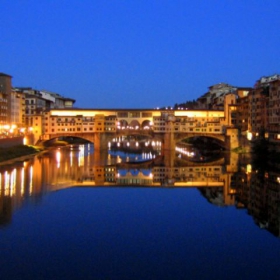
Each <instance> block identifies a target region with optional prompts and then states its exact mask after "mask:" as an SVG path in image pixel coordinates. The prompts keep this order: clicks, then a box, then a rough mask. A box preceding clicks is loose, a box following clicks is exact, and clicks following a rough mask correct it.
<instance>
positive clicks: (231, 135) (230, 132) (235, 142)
mask: <svg viewBox="0 0 280 280" xmlns="http://www.w3.org/2000/svg"><path fill="white" fill-rule="evenodd" d="M225 144H226V145H225V147H226V149H227V150H232V149H235V148H237V147H239V134H238V129H237V128H233V127H227V128H226V138H225Z"/></svg>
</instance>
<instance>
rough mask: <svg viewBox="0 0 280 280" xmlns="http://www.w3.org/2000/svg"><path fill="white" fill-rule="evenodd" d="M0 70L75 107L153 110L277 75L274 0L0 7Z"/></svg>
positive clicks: (279, 20) (279, 19)
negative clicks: (210, 90) (69, 100)
mask: <svg viewBox="0 0 280 280" xmlns="http://www.w3.org/2000/svg"><path fill="white" fill-rule="evenodd" d="M0 11H1V25H0V72H4V73H6V74H9V75H11V76H13V79H12V84H13V86H15V87H16V86H26V87H32V88H35V89H41V90H42V89H45V90H49V91H52V92H56V93H59V94H61V95H63V96H66V97H70V98H74V99H76V104H75V106H76V107H81V108H101V109H102V108H155V107H162V106H168V105H170V106H173V105H174V104H175V103H180V102H185V101H187V100H193V99H196V98H198V97H199V96H201V95H202V94H204V93H205V92H206V91H207V89H208V87H209V86H211V85H213V84H216V83H220V82H225V83H229V84H231V85H234V86H253V85H254V83H255V81H256V80H257V79H259V78H260V77H261V76H269V75H273V74H276V73H277V74H280V56H279V50H280V31H279V28H280V16H279V15H280V3H279V0H267V1H264V0H195V1H189V0H40V1H38V0H25V1H23V0H12V1H5V0H2V1H0Z"/></svg>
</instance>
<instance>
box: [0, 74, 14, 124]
mask: <svg viewBox="0 0 280 280" xmlns="http://www.w3.org/2000/svg"><path fill="white" fill-rule="evenodd" d="M11 80H12V76H10V75H8V74H5V73H0V125H2V126H3V125H6V124H7V123H8V122H9V119H10V117H9V111H10V102H9V101H10V98H11V89H12V86H11ZM2 129H3V127H2Z"/></svg>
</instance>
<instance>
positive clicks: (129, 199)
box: [0, 145, 280, 279]
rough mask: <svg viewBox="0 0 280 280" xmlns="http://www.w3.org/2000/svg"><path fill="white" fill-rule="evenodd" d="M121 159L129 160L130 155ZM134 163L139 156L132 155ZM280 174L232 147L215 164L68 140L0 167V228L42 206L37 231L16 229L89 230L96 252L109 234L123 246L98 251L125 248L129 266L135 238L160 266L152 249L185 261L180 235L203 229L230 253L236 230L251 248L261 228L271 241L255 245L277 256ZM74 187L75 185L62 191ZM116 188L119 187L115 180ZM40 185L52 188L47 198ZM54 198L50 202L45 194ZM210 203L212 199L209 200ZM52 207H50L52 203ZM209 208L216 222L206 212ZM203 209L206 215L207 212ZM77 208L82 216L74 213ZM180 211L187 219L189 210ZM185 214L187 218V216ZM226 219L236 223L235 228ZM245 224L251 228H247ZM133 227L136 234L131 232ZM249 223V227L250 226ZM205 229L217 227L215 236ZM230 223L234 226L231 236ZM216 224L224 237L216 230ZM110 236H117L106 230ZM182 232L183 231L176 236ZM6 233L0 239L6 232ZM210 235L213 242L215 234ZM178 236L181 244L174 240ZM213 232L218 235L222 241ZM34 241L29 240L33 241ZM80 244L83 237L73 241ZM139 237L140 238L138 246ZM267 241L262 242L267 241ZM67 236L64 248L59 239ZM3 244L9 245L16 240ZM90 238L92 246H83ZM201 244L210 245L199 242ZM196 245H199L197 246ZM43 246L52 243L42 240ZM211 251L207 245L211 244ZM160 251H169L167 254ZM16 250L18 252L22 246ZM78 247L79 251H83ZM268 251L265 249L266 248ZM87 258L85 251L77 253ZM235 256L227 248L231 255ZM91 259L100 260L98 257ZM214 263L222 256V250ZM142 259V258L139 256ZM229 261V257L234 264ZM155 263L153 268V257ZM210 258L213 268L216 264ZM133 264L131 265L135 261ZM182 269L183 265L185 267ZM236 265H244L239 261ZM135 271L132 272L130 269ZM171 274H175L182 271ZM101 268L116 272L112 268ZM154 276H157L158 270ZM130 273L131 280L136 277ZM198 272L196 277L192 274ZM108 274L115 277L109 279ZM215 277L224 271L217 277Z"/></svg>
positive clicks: (195, 233)
mask: <svg viewBox="0 0 280 280" xmlns="http://www.w3.org/2000/svg"><path fill="white" fill-rule="evenodd" d="M148 155H149V153H148ZM127 158H129V160H130V162H132V163H128V162H127ZM137 161H138V162H139V163H136V162H137ZM279 178H280V172H276V171H273V172H272V171H268V170H266V171H262V170H254V169H253V167H252V165H251V164H250V162H248V161H247V160H244V159H242V158H241V159H240V158H238V156H237V155H236V154H231V155H229V156H228V158H221V159H219V160H215V161H214V162H209V163H206V162H189V161H187V160H186V159H183V158H178V157H177V156H176V155H171V154H170V155H168V154H166V155H165V157H162V156H161V157H155V156H154V155H153V154H151V156H147V157H146V156H144V155H142V154H132V155H129V154H126V153H121V152H112V151H110V152H109V153H108V152H104V153H94V152H93V147H92V145H82V146H75V147H72V148H70V149H63V148H60V149H57V150H54V151H50V152H48V153H46V154H44V155H39V156H37V157H35V158H34V159H33V160H30V161H28V162H24V163H20V162H18V163H16V164H15V165H13V166H6V167H3V166H2V167H1V169H0V222H1V224H2V229H0V234H4V233H5V231H4V230H3V229H6V230H9V231H11V234H16V232H12V230H13V228H18V226H19V225H21V224H24V223H25V221H26V222H27V221H28V220H29V218H30V219H34V221H35V220H36V219H37V217H36V214H34V213H36V211H39V212H40V213H41V212H44V215H45V216H44V215H43V214H42V217H41V219H42V221H41V220H40V221H37V220H36V222H37V223H39V225H40V227H41V229H38V228H36V229H34V228H33V227H34V225H31V224H29V225H28V226H26V225H25V226H22V227H21V232H22V234H23V235H24V234H25V235H27V236H28V235H30V236H33V233H30V232H28V227H29V226H30V231H32V230H33V231H35V232H36V231H38V230H39V231H40V232H41V235H43V236H45V237H42V238H47V235H45V234H50V235H52V234H53V233H51V232H48V229H46V228H45V226H47V227H49V230H51V231H54V232H57V231H58V230H59V231H61V232H60V234H61V235H62V236H63V235H67V236H68V235H69V234H70V232H71V231H72V232H75V234H78V233H77V232H76V231H77V228H78V229H79V230H80V232H79V234H80V235H82V236H84V238H85V240H88V238H89V236H87V234H90V235H92V237H94V238H97V239H98V240H99V241H100V242H101V244H102V245H100V244H99V245H98V244H97V243H96V244H95V246H97V247H98V246H100V247H101V248H103V250H105V249H104V248H106V250H109V247H108V248H107V246H105V244H107V242H109V241H108V240H109V239H110V238H111V240H114V241H115V242H117V243H116V244H118V243H119V244H122V246H123V247H122V246H120V247H118V245H115V247H114V246H113V247H112V248H113V249H112V250H113V251H112V252H111V255H110V253H108V252H103V253H101V254H103V255H104V258H108V259H110V260H111V261H113V255H114V254H122V253H121V250H124V252H126V254H132V255H131V259H130V260H129V259H128V258H127V257H125V256H123V258H124V260H126V261H127V262H128V263H129V264H130V265H133V264H132V263H131V260H136V259H137V260H138V261H139V258H138V257H137V256H136V255H133V252H134V250H136V251H137V250H138V251H139V252H140V251H141V249H140V247H139V246H140V245H139V244H141V246H142V248H144V251H145V252H146V253H145V252H143V251H141V252H140V253H139V254H140V256H142V258H143V260H144V259H147V260H149V262H153V261H154V260H155V259H156V258H158V259H159V263H160V264H161V265H163V264H164V260H163V259H161V258H160V257H158V256H156V251H160V253H161V254H162V255H163V256H164V255H166V254H169V253H170V254H175V255H176V256H177V257H176V258H177V261H179V262H183V263H184V261H186V256H185V253H184V252H183V251H181V250H180V249H179V248H185V249H187V247H184V246H186V244H185V243H184V242H188V241H187V239H190V240H191V239H193V240H196V239H195V238H196V236H203V238H204V239H208V238H209V237H208V236H207V232H208V234H209V236H211V238H212V239H213V242H215V243H216V244H220V246H226V247H228V250H230V251H232V250H233V249H234V250H236V247H229V245H228V243H227V239H229V240H231V242H232V244H233V245H232V246H239V245H238V244H240V243H241V244H243V246H244V247H246V246H247V245H246V244H245V243H246V241H245V240H244V241H243V240H240V239H241V235H240V234H241V232H242V231H245V232H247V234H245V233H244V234H245V235H246V237H248V238H251V241H250V242H251V244H253V245H252V246H255V247H258V246H259V242H260V239H259V238H260V236H262V238H265V242H270V243H267V244H269V246H267V247H266V246H265V245H263V246H264V248H263V247H262V248H261V249H262V250H263V251H265V252H266V253H265V254H263V255H266V257H268V256H270V257H271V258H275V257H276V256H277V252H279V249H280V248H279V234H280V232H279V229H280V214H279V213H280V211H279V205H280V204H279V201H280V187H279V186H280V184H279V181H280V180H279ZM73 186H76V187H77V188H71V189H70V187H73ZM89 186H91V187H93V188H90V190H91V191H90V190H89V189H88V188H87V189H84V188H83V187H89ZM115 186H117V187H122V188H115ZM135 187H137V188H135ZM188 188H190V189H188ZM196 188H197V189H196ZM63 189H67V191H66V190H65V191H64V192H59V193H57V192H55V191H59V190H63ZM171 190H172V191H171ZM48 193H49V194H52V195H51V196H45V195H46V194H48ZM44 197H45V198H44ZM52 199H54V201H55V202H52ZM36 200H37V201H40V202H41V204H40V205H41V206H38V205H37V206H36V207H37V210H36V209H33V208H32V209H31V210H30V206H28V205H29V204H28V203H27V202H31V201H36ZM88 200H90V201H91V202H89V201H88ZM206 201H208V202H209V203H207V202H206ZM52 203H53V204H52ZM45 204H47V205H48V206H47V209H46V210H45V208H44V207H45V206H46V205H45ZM49 204H50V205H49ZM212 206H217V207H215V208H213V207H212ZM56 207H58V208H57V209H56ZM86 207H87V208H86ZM20 208H22V210H21V211H20V212H18V211H16V210H17V209H20ZM214 209H215V210H214ZM226 209H230V210H226ZM237 210H241V211H242V212H238V211H237ZM52 211H53V212H52ZM126 211H127V212H126ZM224 211H225V212H224ZM229 211H230V212H229ZM214 212H215V215H216V217H217V220H216V218H215V215H214V214H213V213H214ZM16 213H18V214H16ZM21 213H22V214H21ZM47 213H52V215H53V216H51V217H52V219H54V220H56V219H58V220H57V221H56V223H54V224H53V225H50V224H49V223H48V221H49V219H50V218H49V217H48V216H47V215H48V214H47ZM69 213H71V215H70V216H71V219H73V221H75V223H76V225H77V228H76V227H74V226H73V225H71V223H73V221H72V220H71V221H70V217H69ZM81 213H83V214H81ZM116 213H119V216H118V217H117V216H115V215H116ZM170 213H172V214H170ZM190 213H192V215H193V216H192V215H190ZM199 213H200V214H202V213H203V214H202V215H203V217H200V218H199ZM210 213H212V214H213V215H212V214H211V215H210ZM240 213H243V214H240ZM80 214H81V215H82V216H81V217H80ZM187 214H188V215H187ZM247 214H249V216H248V215H247ZM13 215H14V216H15V218H14V219H15V222H14V223H12V220H13ZM24 215H26V216H24ZM34 215H35V216H34ZM110 215H111V216H110ZM161 215H162V216H161ZM170 215H171V216H170ZM186 215H187V216H188V217H189V216H190V217H189V218H188V217H187V216H186ZM225 215H229V216H228V220H227V219H223V218H225ZM20 216H23V217H24V219H23V220H20ZM91 216H92V217H94V220H91V218H90V217H91ZM168 217H169V218H168ZM171 217H172V218H171ZM222 217H223V218H222ZM248 217H250V219H248ZM44 218H45V219H46V225H45V224H44ZM237 218H238V219H240V221H239V220H238V219H237ZM38 219H39V217H38ZM165 219H167V220H165ZM188 219H191V220H192V222H190V221H189V220H188ZM219 219H220V222H223V223H224V224H218V222H217V221H219ZM236 219H237V220H236ZM68 220H69V221H68ZM97 221H99V222H97ZM184 221H185V222H186V223H187V224H188V227H187V228H186V227H185V226H184ZM241 221H242V226H245V228H240V229H239V230H238V231H237V228H238V227H240V224H239V222H241ZM68 222H69V223H70V224H68ZM15 223H16V224H15ZM189 223H190V224H189ZM60 224H65V230H66V229H67V230H68V232H64V231H63V229H58V228H57V227H59V225H60ZM91 224H94V225H95V227H94V230H93V228H91ZM160 224H161V226H160ZM232 224H234V225H235V227H234V228H233V226H232ZM253 224H256V225H257V226H253ZM131 225H133V226H134V227H135V228H133V227H132V226H131ZM156 225H158V227H157V226H156ZM163 225H164V226H163ZM199 227H201V228H204V227H205V228H204V231H205V232H203V233H201V232H199ZM258 227H259V228H262V229H265V232H266V233H267V234H263V233H262V232H261V231H260V232H258V231H256V229H258ZM87 228H89V229H91V230H92V231H91V232H90V233H87V230H89V229H87ZM42 229H44V231H46V233H45V234H43V233H42ZM135 229H137V230H138V231H139V232H137V231H135ZM146 229H150V230H151V232H149V231H146ZM182 229H184V231H182ZM99 230H100V236H98V237H96V236H95V234H96V233H97V232H99ZM248 230H250V231H249V232H248ZM108 231H109V232H108ZM110 231H112V232H110ZM141 231H142V235H141ZM213 231H215V234H214V232H213ZM232 231H234V234H233V232H232ZM101 232H102V234H103V235H104V237H103V238H106V239H102V237H101V235H102V234H101ZM132 232H133V234H134V235H135V238H133V237H131V235H130V233H132ZM192 232H193V235H192ZM221 232H223V234H224V235H220V234H221ZM167 233H169V234H167ZM114 234H116V235H115V236H114ZM160 234H162V235H163V236H164V238H165V240H164V239H161V237H160ZM184 235H186V236H185V237H184ZM234 235H236V238H237V239H234ZM251 235H252V236H251ZM55 236H56V237H55V238H58V237H57V235H55ZM108 236H109V237H108ZM122 236H125V238H126V239H125V240H126V241H125V240H123V239H122ZM136 236H137V238H136ZM187 236H188V238H187ZM221 236H224V237H221ZM226 236H227V238H226ZM274 236H275V237H274ZM0 237H1V236H0ZM149 237H150V238H152V240H154V241H153V242H154V243H155V244H156V245H154V246H155V247H154V249H155V250H156V251H153V244H152V243H151V244H150V245H149V247H146V245H145V244H147V243H149V242H150V241H151V240H150V239H149ZM271 237H273V239H271ZM3 238H4V237H3ZM5 238H6V239H7V237H5ZM5 238H4V239H3V242H4V240H5ZM68 238H70V239H73V242H74V243H75V242H76V241H75V238H77V237H74V236H68ZM108 238H109V239H108ZM169 238H171V239H169ZM215 238H218V239H219V240H218V239H217V240H215ZM221 238H222V239H221ZM223 238H224V239H223ZM0 239H1V238H0ZM132 239H133V240H132ZM212 239H211V240H212ZM255 239H256V240H257V241H256V240H255ZM59 240H60V243H62V244H64V243H65V240H63V238H62V237H60V239H59ZM141 240H142V242H141ZM174 240H177V242H179V243H176V242H175V241H174ZM180 240H181V242H183V243H180ZM221 240H224V241H223V242H224V243H223V242H222V241H221ZM9 242H12V241H9ZM22 242H23V241H22ZM34 242H35V243H34V244H36V243H37V242H38V241H34ZM54 242H55V241H54ZM79 242H83V241H82V240H80V239H79ZM88 242H89V240H88ZM130 242H131V243H130ZM137 242H140V243H139V244H137ZM165 242H167V243H165ZM174 242H175V243H174ZM195 242H198V243H199V242H202V243H203V241H202V240H200V241H198V240H196V241H195ZM205 242H206V241H205ZM220 242H222V243H220ZM265 242H264V244H266V243H265ZM60 243H59V244H60ZM172 243H174V244H177V245H176V246H178V247H176V248H175V247H172ZM7 244H9V243H7ZM32 244H33V243H32ZM54 244H56V243H54ZM59 244H56V246H59ZM66 244H67V246H70V244H68V243H67V242H66ZM127 244H129V246H128V245H127ZM206 244H207V242H206ZM1 245H2V243H1ZM7 246H11V247H12V246H14V245H7ZM31 246H33V245H31ZM34 246H35V245H34ZM61 246H62V245H61ZM88 246H89V248H91V247H90V245H88ZM102 246H103V247H102ZM127 246H128V247H127ZM130 246H131V247H130ZM205 246H206V247H207V246H214V245H213V244H212V245H210V244H207V245H205ZM133 248H134V249H133ZM135 248H137V249H135ZM164 248H165V249H164ZM167 248H169V249H167ZM203 248H204V247H203V246H201V247H200V249H199V250H204V249H203ZM211 248H212V247H211ZM268 248H270V252H267V249H268ZM271 248H273V249H271ZM41 249H42V248H41ZM44 249H45V250H51V249H49V248H44ZM64 249H65V248H64ZM64 249H61V250H64ZM188 249H190V250H192V254H194V255H198V256H199V257H202V255H201V254H199V253H198V252H197V251H194V250H195V247H192V248H190V247H189V248H188ZM212 249H213V250H214V248H212ZM212 249H211V250H212ZM35 250H37V249H35ZM91 250H93V248H91ZM100 250H102V249H100ZM166 250H167V251H168V250H170V251H168V252H167V251H166ZM211 250H210V249H209V252H208V253H207V250H206V252H205V255H204V258H206V259H207V260H208V261H209V263H211V261H210V260H209V258H210V256H211V254H210V251H211ZM216 250H218V251H219V254H221V255H222V256H224V257H225V258H226V252H224V251H223V250H222V248H218V249H217V248H216ZM240 250H242V248H239V249H238V250H237V251H240ZM248 250H249V251H250V250H251V251H252V255H249V254H248V253H247V257H248V258H252V257H253V256H254V255H256V252H255V251H254V250H253V249H252V248H251V249H250V248H248ZM23 252H24V253H26V252H25V251H23ZM82 252H83V254H85V253H84V251H82ZM172 252H173V253H172ZM76 253H77V252H76ZM148 253H149V254H150V256H154V258H155V259H151V258H150V257H148V256H147V254H148ZM189 253H190V252H189ZM270 253H271V254H272V255H269V254H270ZM78 254H79V253H78ZM180 256H181V259H180ZM278 256H279V255H278ZM63 257H66V256H63ZM68 257H69V256H68ZM88 257H89V256H87V255H85V256H84V258H88ZM237 257H238V256H235V258H237ZM239 257H240V256H239ZM15 258H16V257H15ZM176 258H175V259H176ZM70 259H71V258H70ZM237 259H238V258H237ZM95 261H97V262H98V260H97V259H95ZM219 261H220V262H222V260H221V259H220V258H219ZM243 261H244V260H243ZM262 261H264V260H262ZM103 262H104V263H105V259H103ZM170 263H171V264H172V266H174V267H173V269H175V268H176V265H175V263H176V261H175V262H173V260H170ZM271 263H272V264H271V269H272V268H273V269H274V272H275V271H276V270H277V269H278V271H279V268H278V267H277V266H276V265H274V262H273V261H271ZM1 264H2V263H1V261H0V265H1ZM145 264H146V265H148V264H147V263H145ZM237 264H238V263H236V262H235V265H237ZM107 265H108V263H107ZM154 265H155V266H157V265H156V263H154ZM213 265H214V264H213ZM215 265H216V266H217V263H215ZM223 265H224V266H225V268H228V269H229V267H228V264H226V263H223ZM134 266H135V269H137V265H134ZM139 267H141V268H142V269H143V266H141V265H139ZM186 267H188V266H186ZM60 269H62V268H60ZM177 269H181V270H182V271H184V273H185V270H184V269H183V268H182V266H178V267H177ZM188 269H191V268H190V267H188ZM240 269H241V271H242V267H241V268H240ZM70 271H71V270H70ZM113 271H116V269H113ZM137 271H138V270H137ZM202 271H203V270H202ZM256 271H257V270H256ZM208 272H209V271H208ZM137 273H140V272H139V271H138V272H137ZM167 273H170V272H167ZM173 273H174V271H173ZM251 273H252V272H251ZM258 273H259V271H258ZM140 274H141V273H140ZM140 274H139V275H140ZM0 275H1V273H0ZM104 275H105V274H104ZM104 275H102V273H101V274H97V275H96V277H99V278H100V279H104V277H103V276H104ZM128 275H130V276H132V275H133V273H128ZM159 275H161V274H160V273H158V274H157V277H158V276H159ZM174 275H176V273H175V274H174ZM178 275H179V276H180V277H181V276H182V275H180V273H179V274H178ZM178 275H177V276H178ZM109 276H110V277H111V278H112V279H114V277H112V275H109ZM144 276H145V278H147V274H144ZM161 276H162V277H163V278H162V279H164V275H161ZM251 276H252V274H250V275H248V277H249V278H251ZM270 277H272V278H270V279H273V274H271V275H270ZM133 278H135V279H137V277H133ZM202 278H203V277H202V276H201V275H200V277H198V278H197V279H202ZM218 278H219V277H217V278H216V279H218ZM1 279H2V278H1ZM3 279H5V278H3ZM116 279H118V278H117V277H116ZM122 279H124V278H122ZM139 279H141V278H139ZM166 279H168V278H166ZM206 279H209V278H206ZM219 279H223V278H222V277H220V278H219Z"/></svg>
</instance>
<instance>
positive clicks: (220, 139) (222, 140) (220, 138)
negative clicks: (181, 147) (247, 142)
mask: <svg viewBox="0 0 280 280" xmlns="http://www.w3.org/2000/svg"><path fill="white" fill-rule="evenodd" d="M191 138H192V139H193V138H201V139H212V140H214V143H216V144H217V145H219V146H220V147H223V148H225V147H226V137H225V136H224V135H219V134H207V135H205V134H198V133H193V134H190V133H188V134H184V135H183V134H182V135H177V137H176V138H175V142H176V143H179V142H181V141H182V140H184V139H191Z"/></svg>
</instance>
